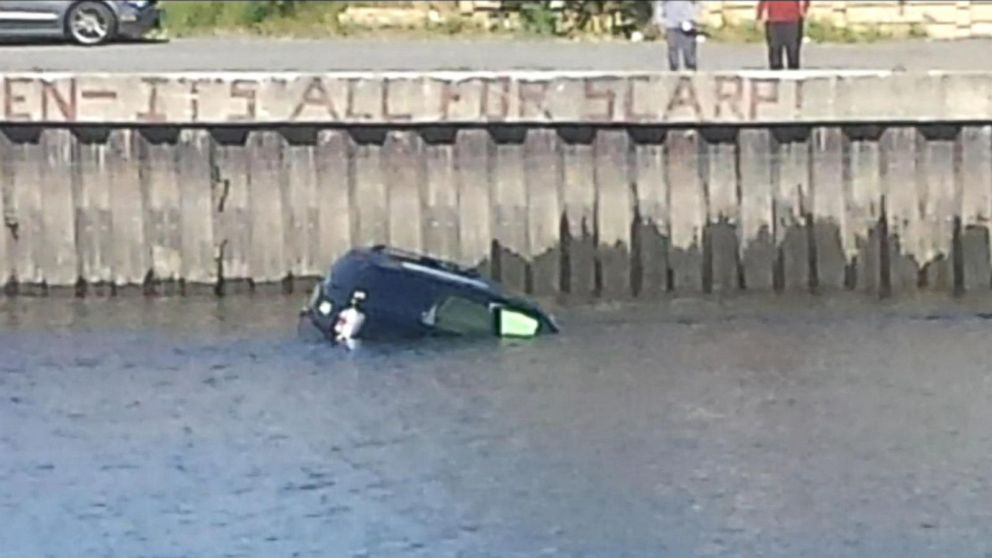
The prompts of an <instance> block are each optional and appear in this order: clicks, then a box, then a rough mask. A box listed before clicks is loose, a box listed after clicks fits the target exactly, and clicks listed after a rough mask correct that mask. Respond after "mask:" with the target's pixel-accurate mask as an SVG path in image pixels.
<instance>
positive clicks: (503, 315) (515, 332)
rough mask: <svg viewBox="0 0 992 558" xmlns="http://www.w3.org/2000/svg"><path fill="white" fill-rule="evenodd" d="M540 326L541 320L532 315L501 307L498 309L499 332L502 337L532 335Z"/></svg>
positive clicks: (535, 333)
mask: <svg viewBox="0 0 992 558" xmlns="http://www.w3.org/2000/svg"><path fill="white" fill-rule="evenodd" d="M540 328H541V322H539V321H538V320H536V319H535V318H534V317H533V316H530V315H528V314H525V313H523V312H520V311H518V310H512V309H508V308H502V309H500V311H499V334H500V335H501V336H503V337H534V336H535V335H537V332H538V330H540Z"/></svg>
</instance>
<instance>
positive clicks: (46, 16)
mask: <svg viewBox="0 0 992 558" xmlns="http://www.w3.org/2000/svg"><path fill="white" fill-rule="evenodd" d="M71 4H72V2H71V1H68V0H0V33H3V34H5V35H17V36H21V35H32V36H50V35H60V34H61V33H62V31H63V29H64V27H63V23H62V21H63V17H62V14H64V13H65V11H66V10H67V9H68V7H69V6H70V5H71Z"/></svg>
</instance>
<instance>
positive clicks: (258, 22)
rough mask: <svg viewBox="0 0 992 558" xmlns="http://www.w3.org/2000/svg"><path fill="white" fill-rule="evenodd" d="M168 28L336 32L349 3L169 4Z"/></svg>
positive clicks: (238, 0)
mask: <svg viewBox="0 0 992 558" xmlns="http://www.w3.org/2000/svg"><path fill="white" fill-rule="evenodd" d="M163 7H164V9H165V12H166V18H165V21H166V24H165V25H166V28H167V29H168V30H169V31H171V32H173V33H175V34H179V35H184V34H188V33H202V32H209V31H216V30H241V31H252V32H263V33H264V32H271V31H293V30H300V29H301V28H303V29H307V28H309V29H312V30H317V29H324V30H325V31H326V30H328V29H327V28H328V27H331V28H332V29H330V30H332V31H336V30H337V14H339V13H341V12H342V11H343V10H345V9H346V8H347V7H348V5H347V3H346V2H305V1H301V0H225V1H223V2H216V1H215V2H208V1H202V2H201V1H187V0H167V1H166V2H163Z"/></svg>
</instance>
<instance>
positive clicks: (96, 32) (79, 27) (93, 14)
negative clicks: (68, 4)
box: [65, 0, 117, 46]
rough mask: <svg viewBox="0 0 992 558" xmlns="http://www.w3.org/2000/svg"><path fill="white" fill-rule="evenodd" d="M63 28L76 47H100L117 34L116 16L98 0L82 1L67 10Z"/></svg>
mask: <svg viewBox="0 0 992 558" xmlns="http://www.w3.org/2000/svg"><path fill="white" fill-rule="evenodd" d="M65 27H66V29H65V31H66V35H68V37H69V39H70V40H72V42H74V43H76V44H78V45H81V46H97V45H102V44H106V43H107V42H109V41H110V40H111V39H113V38H114V35H115V34H116V33H117V16H116V15H114V11H113V10H111V9H110V6H107V4H105V3H103V2H101V1H100V0H84V1H82V2H77V3H76V4H75V5H73V6H72V8H70V9H69V12H68V14H67V15H66V22H65Z"/></svg>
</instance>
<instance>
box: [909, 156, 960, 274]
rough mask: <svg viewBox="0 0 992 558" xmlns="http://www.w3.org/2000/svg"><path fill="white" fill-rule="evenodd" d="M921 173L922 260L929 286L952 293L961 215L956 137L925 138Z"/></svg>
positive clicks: (919, 180)
mask: <svg viewBox="0 0 992 558" xmlns="http://www.w3.org/2000/svg"><path fill="white" fill-rule="evenodd" d="M920 145H921V149H920V151H921V155H922V158H921V162H922V165H921V167H920V172H919V173H918V174H917V188H918V192H919V194H918V195H919V201H920V211H921V221H922V222H921V229H922V230H921V237H920V241H921V244H920V247H919V250H920V252H919V253H920V255H921V256H920V261H921V262H923V263H924V266H925V268H924V269H925V272H926V277H925V279H926V283H927V284H926V286H927V287H928V288H929V289H933V290H938V291H944V292H950V291H951V290H952V289H953V288H954V270H953V266H952V261H953V246H952V239H953V237H954V234H955V233H954V227H955V222H954V220H955V217H957V216H958V215H960V208H961V197H960V193H959V192H960V191H959V189H958V187H959V185H960V184H959V183H958V181H956V180H955V171H954V165H955V149H956V142H955V140H954V139H934V140H924V139H922V138H921V142H920Z"/></svg>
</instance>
